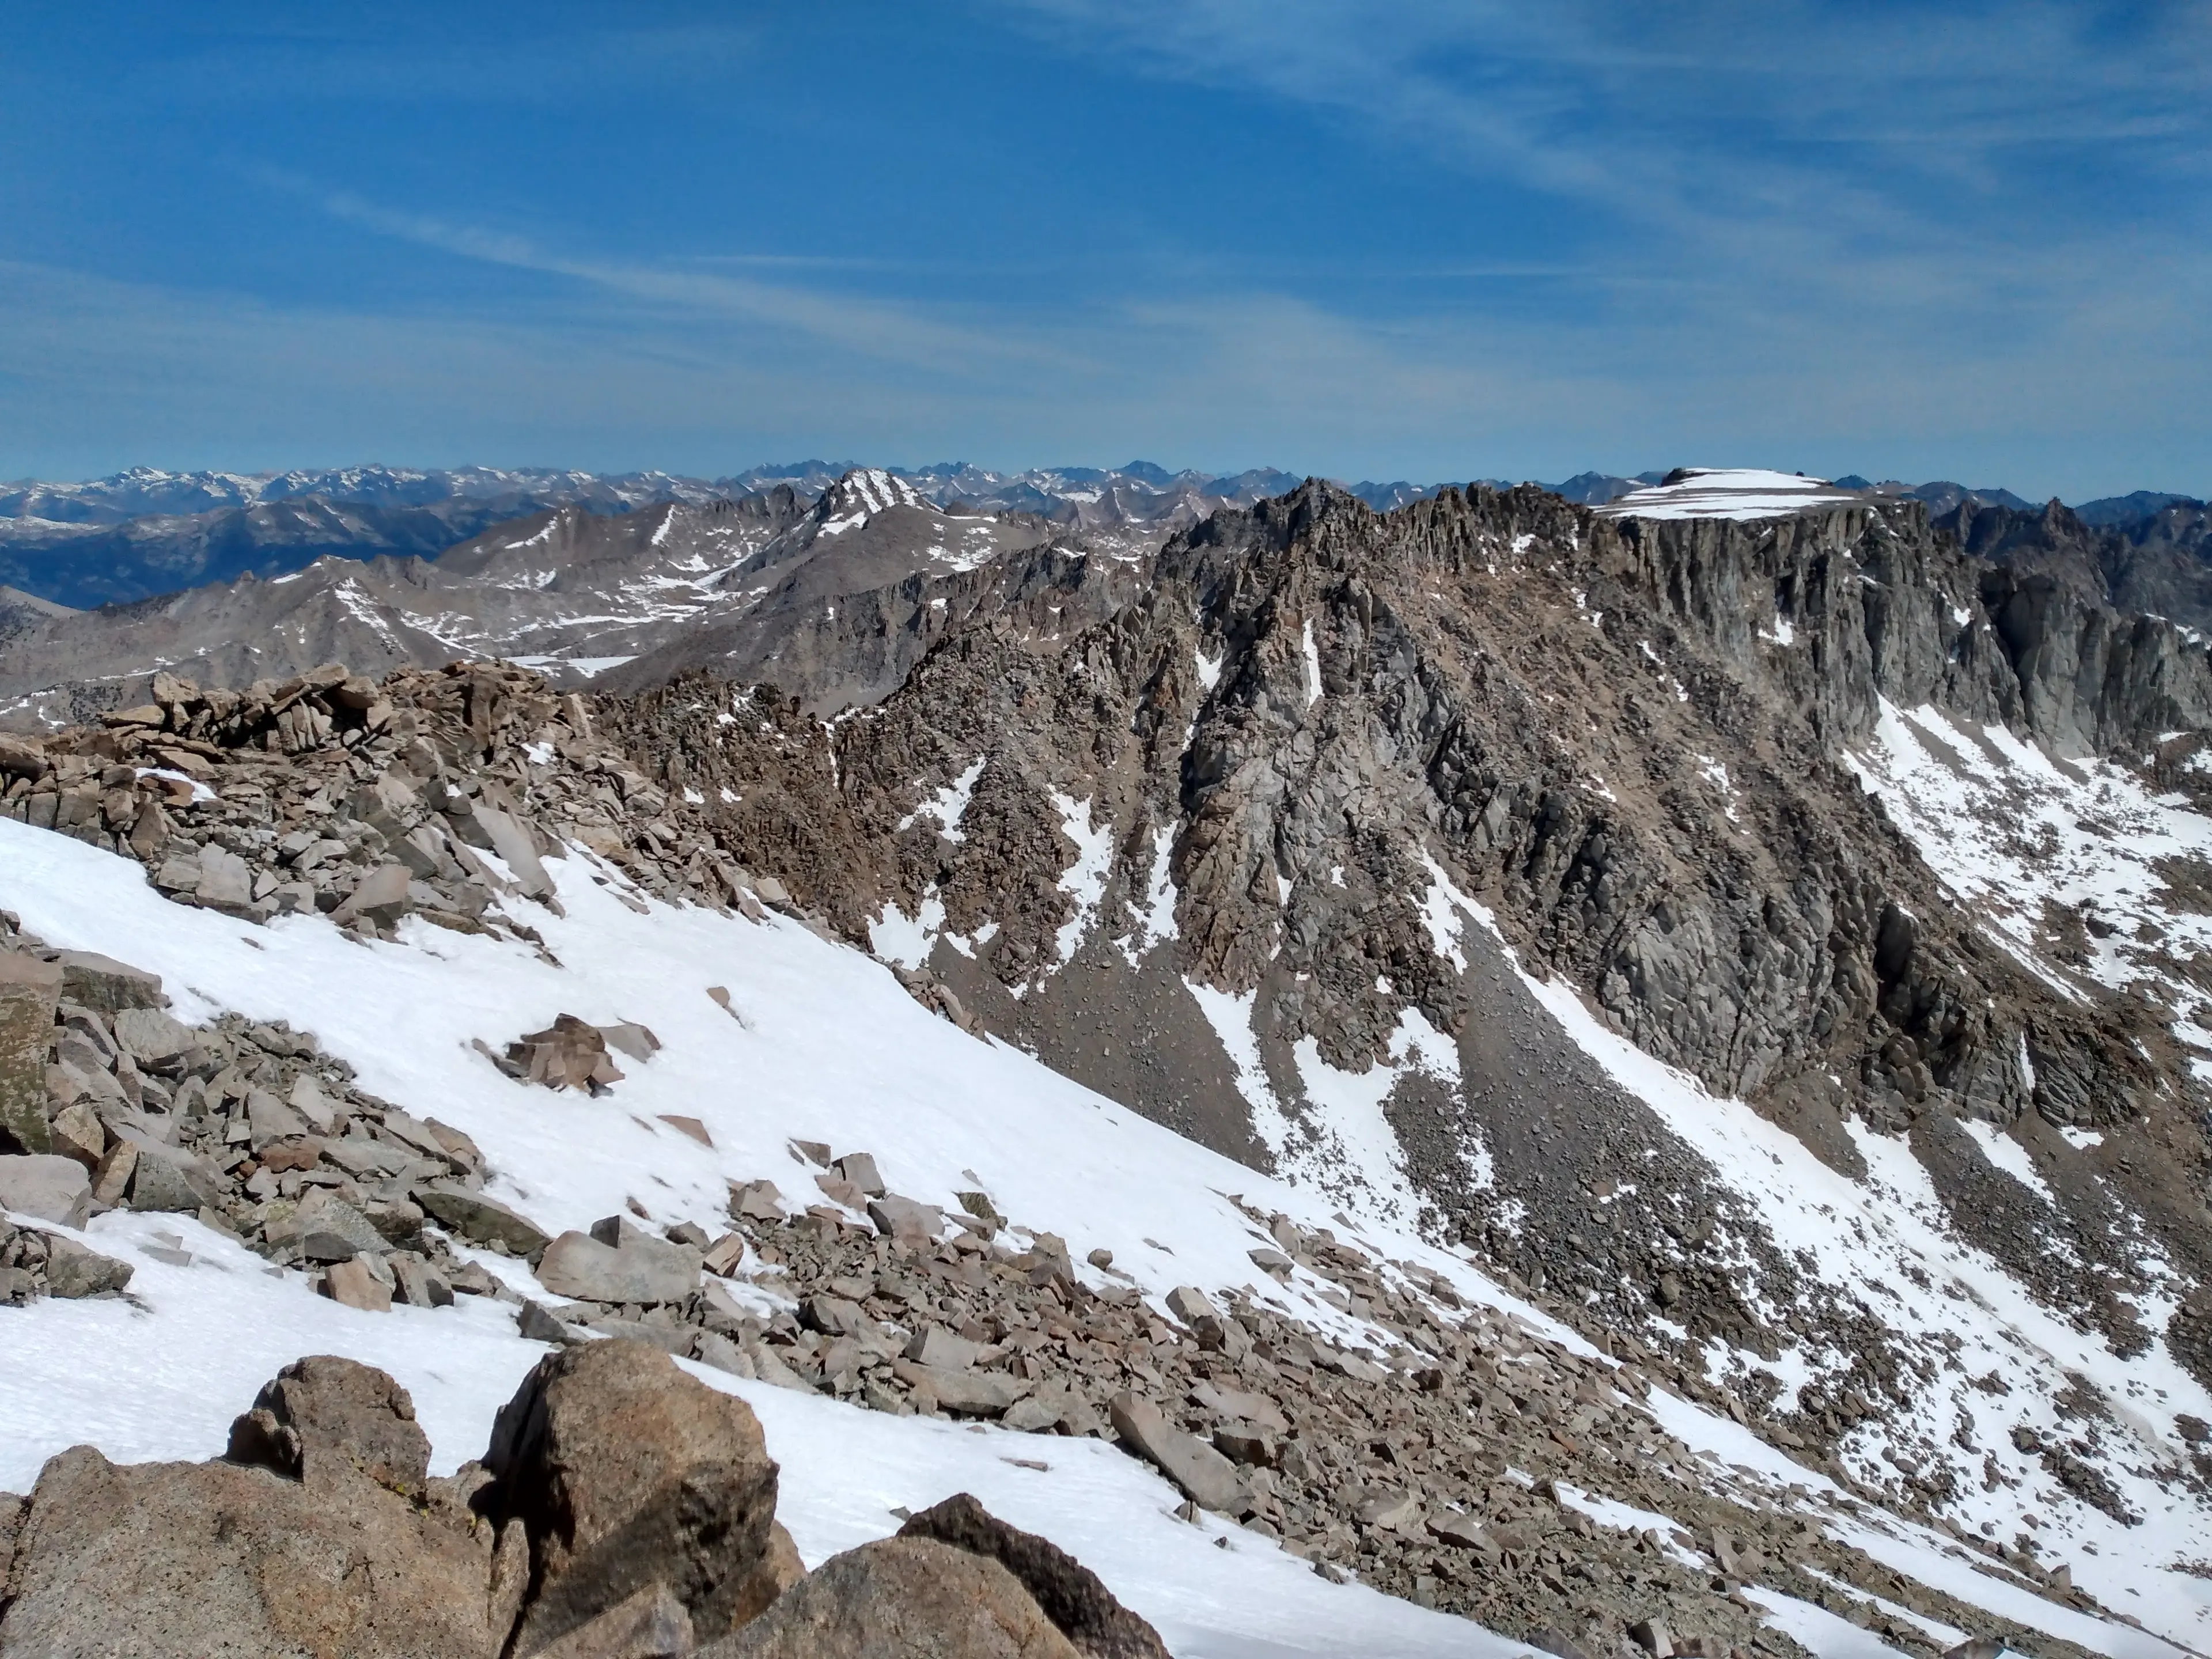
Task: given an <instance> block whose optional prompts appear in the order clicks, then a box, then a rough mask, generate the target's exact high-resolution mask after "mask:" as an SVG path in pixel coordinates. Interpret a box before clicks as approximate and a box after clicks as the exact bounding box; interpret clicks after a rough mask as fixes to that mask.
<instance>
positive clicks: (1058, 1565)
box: [899, 1492, 1168, 1659]
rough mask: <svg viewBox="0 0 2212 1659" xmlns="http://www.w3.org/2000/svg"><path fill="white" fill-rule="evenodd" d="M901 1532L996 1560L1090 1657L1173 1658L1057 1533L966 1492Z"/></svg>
mask: <svg viewBox="0 0 2212 1659" xmlns="http://www.w3.org/2000/svg"><path fill="white" fill-rule="evenodd" d="M899 1536H900V1537H902V1538H930V1539H934V1540H936V1541H938V1542H939V1543H940V1544H950V1545H951V1546H952V1547H953V1548H955V1549H958V1550H965V1551H966V1552H967V1553H969V1554H970V1555H980V1556H983V1557H985V1558H987V1559H990V1560H993V1561H996V1562H997V1563H998V1564H999V1565H1000V1566H1002V1567H1004V1568H1006V1571H1008V1572H1010V1573H1012V1575H1013V1576H1014V1577H1016V1578H1017V1579H1018V1580H1019V1581H1020V1582H1021V1585H1022V1588H1023V1589H1025V1590H1027V1591H1028V1592H1029V1593H1030V1595H1032V1596H1034V1597H1035V1598H1036V1603H1037V1606H1038V1607H1040V1608H1041V1609H1042V1611H1043V1613H1044V1615H1045V1617H1046V1618H1048V1619H1049V1620H1052V1622H1053V1624H1054V1626H1055V1627H1057V1628H1058V1630H1059V1631H1060V1634H1061V1635H1063V1636H1065V1637H1066V1638H1067V1639H1068V1640H1069V1641H1070V1642H1072V1643H1073V1644H1074V1645H1075V1649H1076V1651H1077V1652H1079V1653H1080V1654H1082V1655H1083V1656H1084V1659H1168V1655H1167V1650H1166V1649H1165V1648H1164V1647H1163V1646H1161V1645H1160V1638H1159V1632H1157V1631H1155V1630H1154V1629H1153V1628H1152V1626H1150V1625H1148V1624H1146V1622H1145V1621H1144V1620H1142V1619H1139V1617H1138V1616H1137V1615H1136V1614H1135V1613H1131V1612H1130V1611H1129V1610H1128V1609H1127V1607H1123V1606H1122V1605H1121V1603H1120V1602H1119V1601H1115V1599H1114V1597H1113V1595H1112V1594H1111V1593H1110V1592H1109V1591H1108V1589H1107V1588H1106V1586H1105V1585H1104V1584H1103V1583H1100V1582H1099V1581H1098V1575H1097V1573H1095V1572H1092V1571H1091V1570H1090V1569H1089V1568H1088V1567H1085V1565H1083V1564H1082V1563H1081V1562H1079V1561H1078V1560H1077V1559H1075V1558H1074V1557H1073V1556H1072V1555H1070V1554H1068V1553H1067V1552H1066V1551H1065V1550H1063V1549H1061V1548H1060V1547H1059V1546H1058V1545H1056V1544H1054V1543H1053V1542H1052V1541H1050V1540H1048V1539H1043V1538H1039V1537H1038V1536H1036V1534H1034V1533H1026V1532H1023V1531H1021V1530H1019V1529H1018V1528H1014V1527H1010V1526H1008V1525H1007V1524H1006V1522H1003V1521H1001V1520H1000V1519H999V1518H998V1516H994V1515H993V1514H992V1513H991V1512H990V1511H989V1510H986V1509H985V1508H984V1507H983V1506H982V1504H979V1503H977V1502H976V1501H975V1498H971V1497H969V1495H968V1494H967V1493H966V1492H960V1493H957V1494H956V1495H955V1496H953V1497H951V1498H946V1499H945V1501H944V1502H943V1503H942V1504H936V1505H934V1506H933V1507H932V1508H929V1509H926V1510H922V1511H921V1514H919V1515H916V1516H910V1517H909V1518H908V1521H907V1522H906V1523H905V1524H904V1525H903V1526H902V1527H901V1528H899Z"/></svg>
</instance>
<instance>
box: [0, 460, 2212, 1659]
mask: <svg viewBox="0 0 2212 1659" xmlns="http://www.w3.org/2000/svg"><path fill="white" fill-rule="evenodd" d="M2208 523H2212V520H2208V516H2207V508H2206V507H2205V505H2204V504H2203V503H2202V502H2198V501H2190V500H2185V499H2183V498H2179V497H2172V496H2157V495H2137V496H2130V497H2123V498H2116V499H2114V500H2112V501H2099V502H2092V503H2085V504H2082V505H2081V506H2080V507H2065V506H2063V505H2061V504H2059V503H2057V502H2055V501H2054V502H2051V503H2049V504H2048V505H2047V506H2045V507H2035V506H2033V505H2032V504H2030V503H2028V502H2027V501H2023V500H2022V499H2021V498H2020V497H2017V496H2013V495H2009V494H2008V492H2005V491H2002V490H1996V489H1966V488H1963V487H1961V486H1959V485H1956V484H1949V483H1931V484H1923V485H1918V486H1911V487H1907V486H1905V485H1903V484H1897V483H1881V484H1875V483H1869V481H1867V480H1864V479H1860V478H1851V477H1847V478H1844V479H1840V480H1837V481H1834V482H1830V481H1827V480H1825V479H1816V478H1810V477H1804V476H1802V475H1797V474H1785V473H1769V472H1752V471H1711V470H1700V469H1677V470H1675V471H1671V472H1662V471H1654V472H1651V473H1648V474H1645V475H1643V476H1641V477H1633V478H1631V477H1613V476H1610V475H1604V474H1598V473H1588V474H1584V475H1583V476H1581V477H1577V478H1573V479H1570V480H1567V481H1566V482H1565V483H1563V484H1561V485H1559V486H1558V487H1557V488H1546V487H1544V486H1541V485H1537V484H1533V483H1530V484H1517V485H1510V486H1509V485H1505V484H1503V483H1494V482H1486V483H1468V484H1453V485H1444V486H1422V487H1415V486H1413V485H1411V484H1407V483H1379V484H1378V483H1362V484H1359V485H1358V486H1356V487H1345V486H1340V485H1337V484H1334V483H1328V482H1324V481H1322V480H1318V479H1306V480H1303V481H1301V480H1298V479H1295V478H1292V477H1287V476H1285V475H1283V474H1279V473H1275V472H1272V471H1256V472H1252V473H1246V474H1242V475H1236V476H1231V477H1212V476H1205V475H1200V474H1196V473H1189V472H1183V473H1170V472H1169V471H1166V470H1164V469H1163V468H1159V467H1157V466H1151V465H1146V464H1142V463H1135V464H1132V465H1129V466H1127V467H1125V468H1121V469H1115V470H1112V471H1092V470H1085V469H1063V470H1060V471H1049V472H1031V473H1023V474H999V473H991V472H986V471H981V470H980V469H976V468H974V467H969V466H955V465H947V466H944V467H939V468H933V469H925V470H920V471H896V470H891V469H884V468H868V467H860V466H846V465H823V464H820V463H807V464H802V465H792V466H784V467H768V468H759V469H755V470H754V471H751V472H749V473H745V474H740V475H737V476H735V477H729V478H723V479H716V480H698V479H689V478H680V477H671V476H668V475H664V474H659V473H645V474H631V475H625V476H623V477H599V476H595V475H589V474H581V473H556V472H544V471H528V472H523V471H489V470H486V469H470V470H463V471H453V472H419V471H397V470H393V469H386V468H354V469H347V470H343V471H331V472H327V473H316V474H285V475H281V476H270V475H231V474H190V475H185V474H170V473H161V472H154V471H136V472H131V473H126V474H122V475H118V477H113V478H109V479H106V480H101V481H98V482H97V483H87V484H27V485H21V486H13V487H10V489H9V490H8V491H7V492H5V493H0V575H4V578H5V580H7V582H8V583H9V587H8V588H7V589H6V590H5V591H4V592H0V710H3V711H4V720H3V721H0V723H4V725H5V726H6V727H7V728H8V731H7V734H6V735H0V781H4V784H5V788H4V814H0V907H4V912H5V914H4V915H0V1208H4V1211H5V1215H4V1218H0V1489H5V1492H20V1493H24V1494H27V1496H25V1497H11V1496H7V1495H5V1492H0V1656H7V1659H14V1656H17V1655H23V1656H29V1655H33V1654H36V1655H42V1656H43V1655H49V1654H64V1653H66V1654H76V1653H91V1652H120V1651H134V1650H143V1651H155V1650H159V1651H161V1652H165V1653H166V1652H172V1651H175V1652H187V1651H202V1652H213V1651H238V1652H253V1653H263V1652H266V1653H280V1652H281V1653H285V1654H292V1653H301V1654H308V1653H313V1654H322V1653H339V1652H344V1653H349V1654H363V1655H367V1654H379V1655H381V1654H393V1655H398V1654H422V1653H436V1654H441V1655H442V1654H447V1653H451V1654H469V1655H484V1656H505V1655H513V1656H517V1659H521V1656H530V1655H547V1656H556V1655H559V1656H584V1655H599V1656H614V1655H634V1656H642V1655H647V1654H652V1655H669V1656H677V1655H684V1654H690V1653H700V1654H716V1655H721V1654H739V1653H744V1654H793V1655H797V1654H801V1653H806V1652H811V1651H828V1650H836V1651H844V1650H845V1649H844V1648H838V1647H835V1646H834V1644H831V1645H829V1646H816V1645H810V1644H814V1643H817V1642H821V1641H826V1639H827V1638H823V1636H822V1632H825V1631H831V1630H845V1629H852V1628H859V1627H860V1626H861V1625H862V1624H870V1621H874V1622H873V1623H872V1624H871V1627H872V1628H875V1629H878V1630H884V1629H895V1630H896V1631H900V1632H909V1635H908V1636H905V1637H902V1638H900V1639H902V1640H905V1641H907V1643H908V1646H906V1647H904V1648H900V1649H899V1650H901V1651H908V1650H911V1651H917V1652H920V1651H927V1652H933V1653H945V1654H955V1653H957V1654H962V1655H966V1654H976V1655H982V1654H1000V1653H1005V1654H1014V1653H1021V1654H1030V1655H1047V1654H1051V1655H1059V1654H1060V1653H1063V1652H1080V1653H1084V1654H1087V1655H1109V1654H1110V1655H1138V1654H1146V1655H1149V1654H1154V1653H1172V1654H1174V1655H1176V1656H1178V1659H1275V1656H1304V1655H1311V1656H1323V1655H1341V1654H1354V1653H1357V1654H1363V1655H1406V1656H1430V1655H1438V1656H1441V1655H1459V1654H1466V1655H1479V1656H1498V1659H1504V1656H1510V1655H1517V1654H1524V1653H1528V1652H1530V1651H1531V1650H1541V1651H1544V1652H1547V1653H1550V1654H1553V1655H1557V1656H1563V1659H1635V1656H1639V1655H1640V1656H1644V1659H1671V1656H1674V1655H1695V1656H1700V1659H1719V1656H1729V1659H1748V1656H1752V1655H1765V1656H1774V1659H1794V1656H1797V1655H1801V1654H1812V1655H1816V1656H1820V1659H1871V1656H1875V1655H1884V1654H1901V1655H1908V1656H1913V1659H1933V1656H1937V1655H1955V1656H1960V1659H1995V1656H1996V1654H1997V1653H1998V1652H1999V1651H2001V1650H2010V1651H2013V1652H2015V1653H2020V1654H2025V1655H2034V1656H2039V1659H2045V1656H2047V1659H2062V1656H2073V1655H2077V1654H2092V1653H2093V1654H2104V1655H2112V1656H2118V1659H2171V1656H2176V1655H2181V1654H2203V1653H2206V1652H2212V1212H2208V1210H2207V1207H2206V1198H2207V1195H2208V1182H2212V1116H2208V1113H2209V1112H2212V651H2208V647H2207V644H2206V641H2205V637H2204V633H2203V631H2200V630H2212V575H2208V572H2212V549H2208V544H2207V536H2208V533H2212V532H2208V528H2207V526H2208ZM962 1494H965V1497H964V1498H963V1497H962V1496H961V1495H962ZM210 1517H215V1519H212V1520H211V1519H210ZM217 1521H219V1522H220V1525H218V1524H216V1522H217ZM210 1537H216V1538H220V1539H221V1540H222V1541H223V1542H222V1545H221V1547H214V1546H210V1545H209V1544H207V1543H206V1542H205V1540H206V1539H208V1538H210ZM95 1587H97V1588H95ZM179 1587H183V1588H179ZM118 1609H122V1610H123V1611H121V1612H118ZM103 1620H105V1621H106V1622H102V1621H103ZM963 1620H966V1621H968V1622H967V1623H964V1624H963V1622H962V1621H963ZM840 1621H842V1623H841V1622H840ZM884 1621H889V1622H888V1623H886V1622H884ZM984 1626H988V1628H987V1629H985V1628H984ZM956 1627H957V1629H956ZM149 1632H154V1633H155V1635H157V1636H158V1638H159V1639H158V1640H156V1639H155V1636H149V1634H148V1633H149ZM949 1632H950V1633H949ZM959 1632H965V1633H964V1634H960V1633H959ZM886 1639H888V1638H886ZM134 1643H137V1644H140V1645H138V1646H136V1647H134V1645H133V1644H134ZM932 1644H935V1645H932ZM994 1644H996V1645H994Z"/></svg>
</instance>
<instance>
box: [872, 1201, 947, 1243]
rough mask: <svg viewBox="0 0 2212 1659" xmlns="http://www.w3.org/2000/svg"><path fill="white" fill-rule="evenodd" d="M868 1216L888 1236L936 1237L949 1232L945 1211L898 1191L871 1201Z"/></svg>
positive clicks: (879, 1230)
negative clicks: (946, 1225) (904, 1195)
mask: <svg viewBox="0 0 2212 1659" xmlns="http://www.w3.org/2000/svg"><path fill="white" fill-rule="evenodd" d="M868 1219H869V1220H871V1221H872V1222H874V1223H875V1224H876V1231H878V1232H879V1233H882V1234H883V1235H884V1237H887V1238H914V1239H924V1238H935V1237H938V1236H939V1234H940V1233H942V1232H943V1231H945V1212H944V1211H942V1210H940V1209H939V1208H938V1207H937V1206H935V1205H934V1204H919V1203H916V1202H915V1200H913V1199H910V1198H900V1197H898V1196H896V1194H893V1195H891V1196H890V1197H885V1198H874V1199H870V1200H868Z"/></svg>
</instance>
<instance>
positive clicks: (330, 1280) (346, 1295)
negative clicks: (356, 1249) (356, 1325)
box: [323, 1256, 392, 1313]
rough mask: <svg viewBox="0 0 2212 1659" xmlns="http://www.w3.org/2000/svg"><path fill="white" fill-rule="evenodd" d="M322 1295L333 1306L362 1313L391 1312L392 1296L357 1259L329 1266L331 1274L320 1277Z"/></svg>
mask: <svg viewBox="0 0 2212 1659" xmlns="http://www.w3.org/2000/svg"><path fill="white" fill-rule="evenodd" d="M323 1294H324V1295H325V1296H327V1297H330V1299H331V1301H333V1302H337V1303H343V1304H344V1305H345V1306H347V1307H349V1308H358V1309H360V1310H362V1312H364V1313H390V1312H391V1311H392V1292H391V1291H388V1290H386V1288H385V1287H384V1284H383V1282H382V1281H381V1280H380V1279H378V1278H377V1277H376V1275H375V1274H374V1273H371V1272H370V1271H369V1270H368V1262H367V1261H365V1260H363V1259H362V1257H360V1256H356V1257H355V1258H354V1259H353V1260H352V1261H337V1262H333V1263H332V1264H331V1268H330V1271H329V1272H328V1273H325V1274H324V1275H323Z"/></svg>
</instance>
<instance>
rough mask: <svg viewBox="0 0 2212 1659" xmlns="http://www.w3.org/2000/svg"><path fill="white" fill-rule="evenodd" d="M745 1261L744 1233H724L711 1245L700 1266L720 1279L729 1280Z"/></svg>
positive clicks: (702, 1257)
mask: <svg viewBox="0 0 2212 1659" xmlns="http://www.w3.org/2000/svg"><path fill="white" fill-rule="evenodd" d="M744 1259H745V1236H744V1234H743V1233H724V1234H723V1235H722V1236H721V1237H720V1238H718V1239H716V1240H715V1241H714V1243H712V1244H709V1245H708V1247H707V1249H706V1251H705V1253H704V1254H703V1255H702V1256H701V1257H700V1265H701V1266H702V1267H705V1268H706V1270H707V1271H708V1273H714V1274H716V1275H718V1276H719V1277H720V1278H723V1279H727V1278H728V1277H729V1276H730V1275H731V1274H732V1273H735V1272H736V1271H737V1269H738V1263H739V1262H741V1261H744Z"/></svg>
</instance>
